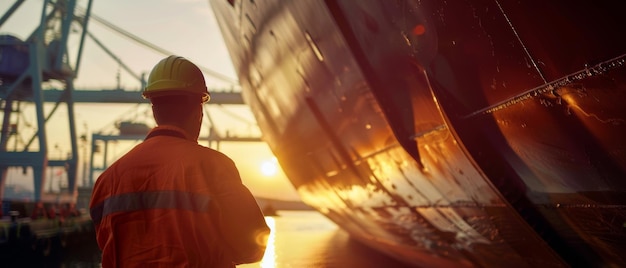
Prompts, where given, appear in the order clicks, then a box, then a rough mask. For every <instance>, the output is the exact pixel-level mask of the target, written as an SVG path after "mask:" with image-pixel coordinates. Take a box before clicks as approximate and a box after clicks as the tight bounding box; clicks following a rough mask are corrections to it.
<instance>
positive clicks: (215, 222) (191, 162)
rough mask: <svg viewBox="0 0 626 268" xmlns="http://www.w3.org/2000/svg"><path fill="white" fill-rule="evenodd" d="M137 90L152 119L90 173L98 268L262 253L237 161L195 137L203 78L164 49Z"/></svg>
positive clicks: (201, 262) (234, 259) (255, 257)
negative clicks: (131, 142) (125, 148)
mask: <svg viewBox="0 0 626 268" xmlns="http://www.w3.org/2000/svg"><path fill="white" fill-rule="evenodd" d="M143 96H144V97H145V98H147V99H149V100H150V102H151V103H152V111H153V115H154V119H155V121H156V123H157V126H156V127H155V128H153V129H152V130H150V132H149V133H148V135H147V137H146V138H145V140H144V141H143V142H142V143H140V144H138V145H137V146H135V147H134V148H133V149H132V150H131V151H129V152H128V153H126V154H125V155H124V156H122V157H121V158H120V159H119V160H117V161H116V162H114V163H113V164H112V165H111V166H110V167H109V168H108V169H107V170H105V171H104V173H102V174H101V175H100V176H99V177H98V180H97V181H96V183H95V185H94V188H93V193H92V197H91V201H90V204H89V207H90V214H91V218H92V220H93V222H94V224H95V227H96V238H97V242H98V246H99V247H100V249H101V250H102V267H105V268H106V267H137V266H141V267H235V265H237V264H242V263H253V262H258V261H260V260H261V258H262V257H263V254H264V252H265V247H266V243H267V238H268V236H269V232H270V230H269V228H268V227H267V224H266V223H265V219H264V218H263V214H262V212H261V210H260V208H259V206H258V205H257V203H256V201H255V199H254V197H253V196H252V194H251V193H250V191H249V190H248V188H247V187H246V186H244V185H243V183H242V180H241V178H240V175H239V171H238V170H237V168H236V166H235V164H234V162H233V161H232V160H231V159H230V158H229V157H228V156H226V155H224V154H222V153H220V152H218V151H215V150H213V149H210V148H208V147H205V146H202V145H199V144H198V142H197V140H198V136H199V133H200V126H201V123H202V117H203V104H204V103H206V102H207V101H209V98H210V95H209V92H208V91H207V88H206V85H205V81H204V76H203V74H202V72H201V71H200V69H199V68H198V67H197V66H196V65H195V64H193V63H192V62H191V61H189V60H187V59H185V58H183V57H178V56H169V57H167V58H165V59H163V60H161V61H160V62H159V63H157V64H156V65H155V66H154V68H153V69H152V71H151V73H150V75H149V77H148V82H147V86H146V87H145V89H144V91H143Z"/></svg>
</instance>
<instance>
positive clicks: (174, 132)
mask: <svg viewBox="0 0 626 268" xmlns="http://www.w3.org/2000/svg"><path fill="white" fill-rule="evenodd" d="M155 136H172V137H178V138H182V139H185V140H188V141H194V140H192V139H190V138H189V137H188V136H187V133H186V132H185V131H184V130H183V129H182V128H179V127H176V126H172V125H161V126H157V127H154V128H153V129H152V130H150V132H148V135H147V136H146V138H145V140H147V139H149V138H152V137H155ZM194 142H196V141H194Z"/></svg>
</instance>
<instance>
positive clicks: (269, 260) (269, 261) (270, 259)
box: [259, 217, 276, 268]
mask: <svg viewBox="0 0 626 268" xmlns="http://www.w3.org/2000/svg"><path fill="white" fill-rule="evenodd" d="M265 222H266V223H267V226H268V227H270V230H271V232H270V236H269V237H268V238H267V247H266V248H265V254H264V255H263V259H262V260H261V262H260V263H259V264H260V266H261V267H262V268H274V267H276V221H275V220H274V218H273V217H265Z"/></svg>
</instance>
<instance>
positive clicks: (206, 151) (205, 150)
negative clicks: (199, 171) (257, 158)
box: [195, 144, 233, 162]
mask: <svg viewBox="0 0 626 268" xmlns="http://www.w3.org/2000/svg"><path fill="white" fill-rule="evenodd" d="M195 147H196V150H197V151H198V152H200V153H202V154H203V155H206V156H207V157H211V158H218V159H223V160H225V161H226V160H227V161H231V162H232V161H233V160H232V159H231V158H230V157H229V156H228V155H226V154H224V153H222V152H220V151H218V150H215V149H213V148H210V147H206V146H204V145H201V144H197V146H195Z"/></svg>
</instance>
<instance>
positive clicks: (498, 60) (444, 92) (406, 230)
mask: <svg viewBox="0 0 626 268" xmlns="http://www.w3.org/2000/svg"><path fill="white" fill-rule="evenodd" d="M561 2H562V3H559V2H550V3H544V2H543V1H524V3H509V2H506V3H504V1H503V2H502V3H501V2H500V1H454V3H450V2H445V1H348V0H346V1H313V0H298V1H295V0H294V1H277V0H276V1H227V0H210V3H211V5H212V7H213V10H214V11H215V13H216V18H217V20H218V23H219V25H220V27H221V29H222V35H223V36H224V40H225V42H226V45H227V47H228V49H229V53H230V55H231V58H232V60H233V64H234V66H235V69H236V71H237V73H238V75H239V81H240V84H241V86H242V93H243V96H244V100H245V101H246V103H247V104H248V105H249V106H250V108H251V109H252V111H253V113H254V115H255V117H256V119H257V122H258V124H259V127H260V128H261V130H262V132H263V137H264V140H265V141H266V142H267V143H268V145H269V146H270V148H271V149H272V152H273V153H274V154H275V156H276V157H277V159H278V160H279V162H280V164H281V166H282V168H283V170H284V171H285V174H286V175H287V176H288V178H289V179H290V180H291V182H292V183H293V185H294V186H295V187H296V189H297V190H298V192H299V194H300V196H301V197H302V199H303V201H304V202H306V203H307V204H309V205H310V206H312V207H314V208H315V209H317V210H318V211H320V212H321V213H323V214H324V215H325V216H327V217H328V218H329V219H331V220H333V221H334V222H335V223H337V224H338V225H339V226H341V227H342V228H343V229H345V230H346V231H347V232H349V233H350V234H351V235H352V236H353V237H354V238H356V239H358V240H359V241H361V242H363V243H365V244H367V245H369V246H371V247H373V248H375V249H377V250H380V251H381V252H384V253H386V254H388V255H390V256H393V257H395V258H398V259H400V260H403V261H405V262H407V263H410V264H414V265H418V266H423V267H442V266H450V265H454V266H457V267H458V266H461V267H462V266H467V267H475V266H497V267H500V266H508V265H511V263H514V264H516V265H519V266H521V267H536V266H553V267H559V266H569V265H589V266H603V267H604V266H613V265H615V266H618V265H623V264H625V263H626V258H625V257H624V256H623V254H622V252H626V243H624V242H623V241H626V228H624V225H625V224H626V206H625V205H626V194H625V193H626V180H625V179H624V178H626V139H624V138H623V137H626V121H625V120H626V108H624V105H623V102H624V100H626V85H625V83H624V82H625V80H626V69H625V68H624V61H625V54H626V42H625V41H623V40H622V38H621V33H622V32H623V30H620V27H621V26H618V25H626V19H625V18H623V16H621V17H620V15H619V14H618V10H619V5H618V4H617V1H615V4H614V5H615V6H611V4H610V3H609V4H607V3H603V4H602V5H604V6H601V5H600V4H597V3H591V1H589V3H587V4H580V3H577V4H576V5H573V4H568V3H566V1H561Z"/></svg>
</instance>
